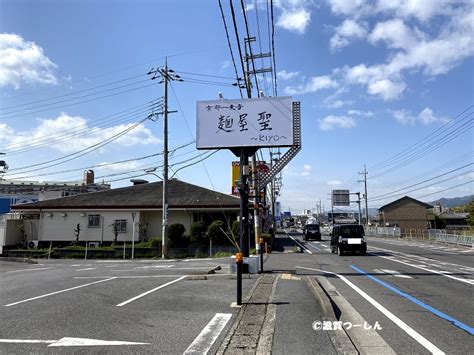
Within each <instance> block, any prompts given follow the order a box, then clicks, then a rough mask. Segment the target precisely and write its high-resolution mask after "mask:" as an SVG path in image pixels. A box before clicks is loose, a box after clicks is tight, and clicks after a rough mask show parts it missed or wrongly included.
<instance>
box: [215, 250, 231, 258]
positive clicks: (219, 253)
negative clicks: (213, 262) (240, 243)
mask: <svg viewBox="0 0 474 355" xmlns="http://www.w3.org/2000/svg"><path fill="white" fill-rule="evenodd" d="M232 255H233V254H232V253H229V252H227V251H220V252H217V253H215V254H214V258H224V257H226V256H232Z"/></svg>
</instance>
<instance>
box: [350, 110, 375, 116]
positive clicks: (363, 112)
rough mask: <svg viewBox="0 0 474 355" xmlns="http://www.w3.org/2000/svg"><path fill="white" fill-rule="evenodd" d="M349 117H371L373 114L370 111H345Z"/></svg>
mask: <svg viewBox="0 0 474 355" xmlns="http://www.w3.org/2000/svg"><path fill="white" fill-rule="evenodd" d="M347 114H349V115H355V116H364V117H372V116H373V115H374V113H373V112H372V111H361V110H349V111H347Z"/></svg>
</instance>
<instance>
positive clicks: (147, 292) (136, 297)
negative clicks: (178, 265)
mask: <svg viewBox="0 0 474 355" xmlns="http://www.w3.org/2000/svg"><path fill="white" fill-rule="evenodd" d="M184 278H186V275H185V276H181V277H180V278H177V279H176V280H173V281H170V282H167V283H165V284H164V285H161V286H158V287H155V288H154V289H152V290H149V291H146V292H144V293H142V294H140V295H138V296H135V297H133V298H130V299H129V300H127V301H124V302H122V303H119V304H118V305H117V307H122V306H125V305H126V304H129V303H130V302H133V301H136V300H138V299H139V298H142V297H144V296H146V295H149V294H150V293H152V292H155V291H157V290H159V289H161V288H163V287H166V286H169V285H172V284H174V283H175V282H178V281H181V280H182V279H184Z"/></svg>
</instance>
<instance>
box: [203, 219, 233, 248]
mask: <svg viewBox="0 0 474 355" xmlns="http://www.w3.org/2000/svg"><path fill="white" fill-rule="evenodd" d="M207 235H208V236H209V238H212V241H213V242H215V244H216V245H229V244H231V243H230V240H229V236H228V235H227V233H226V226H225V224H224V222H222V221H214V222H212V223H211V225H210V226H209V228H208V229H207Z"/></svg>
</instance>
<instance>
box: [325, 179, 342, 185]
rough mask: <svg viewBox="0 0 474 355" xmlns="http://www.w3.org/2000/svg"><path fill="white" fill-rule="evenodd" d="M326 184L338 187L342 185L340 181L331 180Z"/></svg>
mask: <svg viewBox="0 0 474 355" xmlns="http://www.w3.org/2000/svg"><path fill="white" fill-rule="evenodd" d="M327 184H328V185H329V186H340V185H342V181H339V180H331V181H328V182H327Z"/></svg>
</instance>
